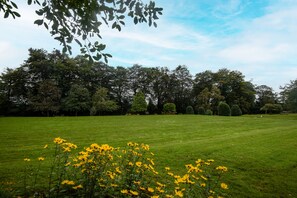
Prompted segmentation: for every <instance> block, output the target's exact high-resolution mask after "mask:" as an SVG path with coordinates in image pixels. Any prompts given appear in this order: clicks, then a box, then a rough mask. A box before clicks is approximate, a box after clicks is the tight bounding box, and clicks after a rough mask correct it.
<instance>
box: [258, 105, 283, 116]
mask: <svg viewBox="0 0 297 198" xmlns="http://www.w3.org/2000/svg"><path fill="white" fill-rule="evenodd" d="M260 110H261V111H265V114H267V113H271V114H272V113H277V114H279V113H281V112H282V111H283V107H282V106H281V105H280V104H271V103H267V104H265V105H264V106H263V107H262V108H261V109H260Z"/></svg>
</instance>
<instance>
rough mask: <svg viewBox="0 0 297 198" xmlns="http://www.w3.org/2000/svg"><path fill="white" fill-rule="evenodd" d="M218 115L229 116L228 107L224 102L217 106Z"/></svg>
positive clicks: (229, 110)
mask: <svg viewBox="0 0 297 198" xmlns="http://www.w3.org/2000/svg"><path fill="white" fill-rule="evenodd" d="M218 114H219V115H220V116H230V115H231V109H230V106H229V105H228V104H227V103H225V102H220V104H219V106H218Z"/></svg>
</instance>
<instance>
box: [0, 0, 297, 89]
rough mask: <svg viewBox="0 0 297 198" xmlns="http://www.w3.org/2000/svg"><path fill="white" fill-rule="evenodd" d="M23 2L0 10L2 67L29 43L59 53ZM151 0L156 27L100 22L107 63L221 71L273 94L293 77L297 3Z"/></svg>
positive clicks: (15, 62) (296, 74) (23, 54)
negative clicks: (7, 11) (156, 10)
mask: <svg viewBox="0 0 297 198" xmlns="http://www.w3.org/2000/svg"><path fill="white" fill-rule="evenodd" d="M15 2H17V1H15ZM19 2H20V1H19ZM25 2H26V1H24V2H23V3H19V4H18V6H19V13H20V14H21V18H17V19H12V18H9V19H4V18H3V12H2V13H0V28H1V29H0V30H1V31H0V72H3V71H5V68H7V67H8V68H17V67H19V66H20V65H21V64H22V63H23V62H24V61H25V60H26V59H27V58H28V49H29V48H38V49H39V48H43V49H45V50H47V51H48V52H51V51H53V49H60V50H62V47H61V46H60V44H59V42H58V41H56V40H54V39H53V38H52V37H51V36H50V34H49V32H47V31H46V29H45V28H44V27H42V26H40V27H38V26H37V25H35V24H33V22H34V20H35V19H36V18H38V16H37V15H36V14H35V12H34V9H35V8H34V7H32V6H31V7H30V6H28V5H26V4H25ZM143 2H148V1H147V0H143ZM155 2H156V4H157V5H158V6H159V7H162V8H163V9H164V10H163V15H162V16H160V19H159V20H158V21H157V24H158V27H157V28H154V27H148V25H147V24H138V25H134V24H133V21H132V20H131V19H130V18H126V26H125V27H123V28H122V31H121V32H118V31H117V30H113V29H111V28H109V27H107V26H102V29H101V33H102V37H103V39H102V40H101V41H100V42H102V43H104V44H106V45H107V48H106V50H105V52H106V53H110V54H112V56H113V58H111V59H109V62H108V64H109V65H111V66H125V67H130V66H132V65H133V64H140V65H142V66H145V67H157V66H159V67H165V66H166V67H168V68H170V69H175V68H176V67H177V66H178V65H186V66H187V67H188V69H189V70H190V73H191V74H192V75H195V74H196V73H199V72H203V71H205V70H211V71H213V72H216V71H218V70H219V69H221V68H227V69H229V70H237V71H240V72H242V74H243V75H244V76H245V80H247V81H251V82H252V83H253V84H256V85H267V86H270V87H272V88H273V89H274V91H276V92H278V91H279V87H280V86H284V85H285V84H287V83H289V82H290V80H295V79H297V1H296V0H155ZM72 47H73V48H74V54H73V56H75V55H77V54H78V52H79V50H78V49H79V48H78V46H77V45H76V44H75V43H73V45H72Z"/></svg>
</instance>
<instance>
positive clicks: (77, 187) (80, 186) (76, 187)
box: [72, 184, 83, 190]
mask: <svg viewBox="0 0 297 198" xmlns="http://www.w3.org/2000/svg"><path fill="white" fill-rule="evenodd" d="M72 188H73V189H75V190H76V189H81V188H83V186H82V185H81V184H79V185H78V186H74V187H72Z"/></svg>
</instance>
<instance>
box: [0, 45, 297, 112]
mask: <svg viewBox="0 0 297 198" xmlns="http://www.w3.org/2000/svg"><path fill="white" fill-rule="evenodd" d="M281 89H282V92H281V93H280V95H279V96H278V95H277V93H275V92H274V91H273V89H272V88H271V87H269V86H266V85H260V86H257V85H254V84H252V83H251V82H250V81H246V80H244V75H243V74H242V73H241V72H239V71H230V70H228V69H220V70H218V71H217V72H212V71H208V70H207V71H204V72H201V73H197V74H196V75H194V76H193V75H191V74H190V72H189V70H188V69H187V67H186V66H184V65H180V66H177V67H176V68H175V69H174V70H169V69H168V68H167V67H143V66H141V65H138V64H136V65H133V66H132V67H129V68H125V67H121V66H118V67H111V66H108V65H107V64H105V63H101V62H96V63H95V62H89V61H88V59H86V58H84V57H82V56H77V57H76V58H70V57H68V56H67V55H65V54H62V53H60V52H59V51H57V50H55V51H53V52H51V53H48V52H46V51H45V50H42V49H29V58H28V59H27V60H25V61H24V63H23V64H22V65H21V66H19V67H17V68H16V69H9V68H7V69H6V71H4V72H3V73H2V74H1V76H0V114H1V115H22V116H25V115H31V116H32V115H34V116H38V115H45V116H52V115H107V114H113V115H114V114H118V115H122V114H127V113H149V114H161V113H162V112H163V111H164V105H165V104H168V103H169V104H171V105H175V108H176V109H175V112H176V113H188V112H194V113H199V109H200V111H202V109H204V111H208V114H209V113H210V111H211V113H212V114H218V113H219V112H218V106H219V104H220V102H225V103H226V104H228V105H229V106H230V107H232V106H234V105H236V107H239V109H240V111H242V113H244V114H246V113H260V112H261V111H262V112H267V113H273V112H275V109H277V108H278V107H276V106H277V105H278V106H280V107H281V108H282V109H284V110H286V111H291V112H297V101H296V98H297V80H295V81H291V82H290V84H288V85H285V86H284V87H282V88H281ZM165 106H166V105H165ZM166 108H167V107H166ZM191 108H192V109H191ZM273 109H274V110H273Z"/></svg>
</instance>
